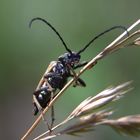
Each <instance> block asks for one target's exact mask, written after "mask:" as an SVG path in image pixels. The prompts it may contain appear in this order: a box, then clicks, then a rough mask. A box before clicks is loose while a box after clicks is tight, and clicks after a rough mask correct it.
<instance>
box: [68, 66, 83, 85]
mask: <svg viewBox="0 0 140 140" xmlns="http://www.w3.org/2000/svg"><path fill="white" fill-rule="evenodd" d="M68 67H69V68H70V70H71V72H72V74H71V76H72V77H75V83H74V85H73V87H76V86H77V85H81V86H82V87H85V86H86V84H85V82H84V81H83V80H82V79H81V78H78V77H77V75H76V72H75V71H74V69H73V68H72V67H71V66H69V65H68Z"/></svg>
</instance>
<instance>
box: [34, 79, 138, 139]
mask: <svg viewBox="0 0 140 140" xmlns="http://www.w3.org/2000/svg"><path fill="white" fill-rule="evenodd" d="M130 84H131V82H126V83H123V84H121V85H119V86H116V87H112V88H108V89H106V90H104V91H102V92H101V93H99V94H97V95H96V96H94V97H89V98H87V99H86V100H84V101H83V102H82V103H81V104H80V105H78V106H77V107H76V108H75V109H74V111H73V112H72V113H71V114H70V115H69V116H68V117H67V118H66V119H65V120H64V121H63V122H62V123H60V124H58V125H57V126H55V127H54V128H53V129H52V130H53V131H54V130H55V129H56V128H58V127H60V126H62V125H68V126H66V128H65V129H63V130H58V132H55V135H51V136H50V135H48V136H45V135H47V134H49V131H47V132H45V133H43V134H42V135H40V136H39V137H37V138H36V139H34V140H48V139H50V138H54V137H56V136H61V135H63V134H68V135H74V136H79V135H80V134H81V133H85V132H89V131H94V130H95V129H96V127H97V126H99V125H107V126H110V127H112V128H113V129H115V130H116V131H117V132H119V133H120V134H125V135H131V136H140V115H132V116H126V117H122V118H119V119H108V117H109V116H111V115H112V114H113V112H114V111H112V110H109V109H104V110H100V109H101V107H102V106H104V105H106V104H109V103H111V102H114V101H116V100H118V99H120V97H123V96H124V94H125V93H127V92H128V91H129V90H130V89H132V88H131V87H130ZM72 120H76V121H75V122H74V124H72V125H70V126H69V122H70V121H72ZM43 136H45V137H44V138H42V137H43Z"/></svg>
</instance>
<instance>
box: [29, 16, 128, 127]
mask: <svg viewBox="0 0 140 140" xmlns="http://www.w3.org/2000/svg"><path fill="white" fill-rule="evenodd" d="M34 21H42V22H44V23H46V24H47V25H48V27H50V28H51V29H52V30H53V31H54V33H55V34H56V35H57V36H58V38H59V39H60V40H61V42H62V44H63V46H64V48H65V50H66V51H67V52H66V53H64V54H62V55H60V56H59V57H58V59H57V60H55V61H52V62H50V64H49V65H48V67H47V69H46V71H45V73H44V74H43V76H42V78H41V80H40V82H39V84H38V86H37V88H36V90H35V91H34V93H33V105H34V115H37V113H38V112H39V111H41V110H43V109H44V108H45V107H46V106H48V105H49V103H50V101H51V100H52V99H53V98H54V97H55V95H57V93H56V90H61V89H62V88H63V87H64V86H65V85H66V83H67V81H68V78H69V77H75V79H76V80H75V83H74V85H73V86H74V87H76V86H82V87H85V86H86V83H85V82H84V80H83V79H81V78H79V77H77V76H76V73H75V69H77V68H80V67H83V66H85V65H86V64H87V63H88V61H83V62H80V59H81V53H83V52H84V51H85V50H86V49H87V48H88V47H89V46H90V45H91V44H92V43H93V42H94V41H95V40H96V39H98V38H99V37H100V36H102V35H104V34H105V33H108V32H110V31H111V30H114V29H118V28H119V29H123V30H125V31H127V29H126V28H125V27H124V26H113V27H111V28H109V29H107V30H105V31H104V32H102V33H100V34H98V35H97V36H95V37H94V38H93V39H92V40H90V41H89V42H88V43H87V44H86V45H85V46H84V47H83V48H82V49H81V50H79V51H78V52H75V51H72V50H71V49H70V48H68V46H67V45H66V43H65V41H64V40H63V38H62V36H61V35H60V34H59V32H58V31H57V30H56V29H55V28H54V27H53V26H52V25H51V24H50V23H49V22H48V21H47V20H45V19H42V18H39V17H37V18H33V19H32V20H31V21H30V24H29V26H30V27H31V25H32V23H33V22H34ZM127 34H128V32H127ZM53 122H54V111H53V109H52V124H51V126H52V125H53Z"/></svg>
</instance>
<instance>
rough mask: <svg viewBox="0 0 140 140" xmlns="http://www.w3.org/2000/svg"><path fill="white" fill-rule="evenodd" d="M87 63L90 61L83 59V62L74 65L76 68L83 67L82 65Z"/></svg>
mask: <svg viewBox="0 0 140 140" xmlns="http://www.w3.org/2000/svg"><path fill="white" fill-rule="evenodd" d="M87 63H88V61H83V62H81V63H79V64H78V65H76V66H75V67H74V69H77V68H81V67H83V66H85V65H86V64H87Z"/></svg>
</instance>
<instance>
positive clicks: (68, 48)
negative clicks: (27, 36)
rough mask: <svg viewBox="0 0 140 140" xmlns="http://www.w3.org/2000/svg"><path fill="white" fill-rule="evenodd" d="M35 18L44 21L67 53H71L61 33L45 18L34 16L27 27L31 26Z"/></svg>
mask: <svg viewBox="0 0 140 140" xmlns="http://www.w3.org/2000/svg"><path fill="white" fill-rule="evenodd" d="M36 20H40V21H42V22H44V23H46V24H47V25H48V26H49V27H50V28H51V29H52V30H53V31H54V32H55V33H56V35H57V36H58V37H59V39H60V40H61V42H62V44H63V45H64V47H65V49H66V50H67V51H68V52H69V53H72V51H71V50H70V49H69V48H68V47H67V45H66V43H65V42H64V40H63V38H62V37H61V35H60V34H59V33H58V31H57V30H56V29H55V28H54V27H53V26H52V25H51V24H50V23H49V22H48V21H47V20H45V19H43V18H40V17H36V18H33V19H32V20H31V21H30V23H29V27H30V28H31V26H32V23H33V22H34V21H36Z"/></svg>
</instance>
